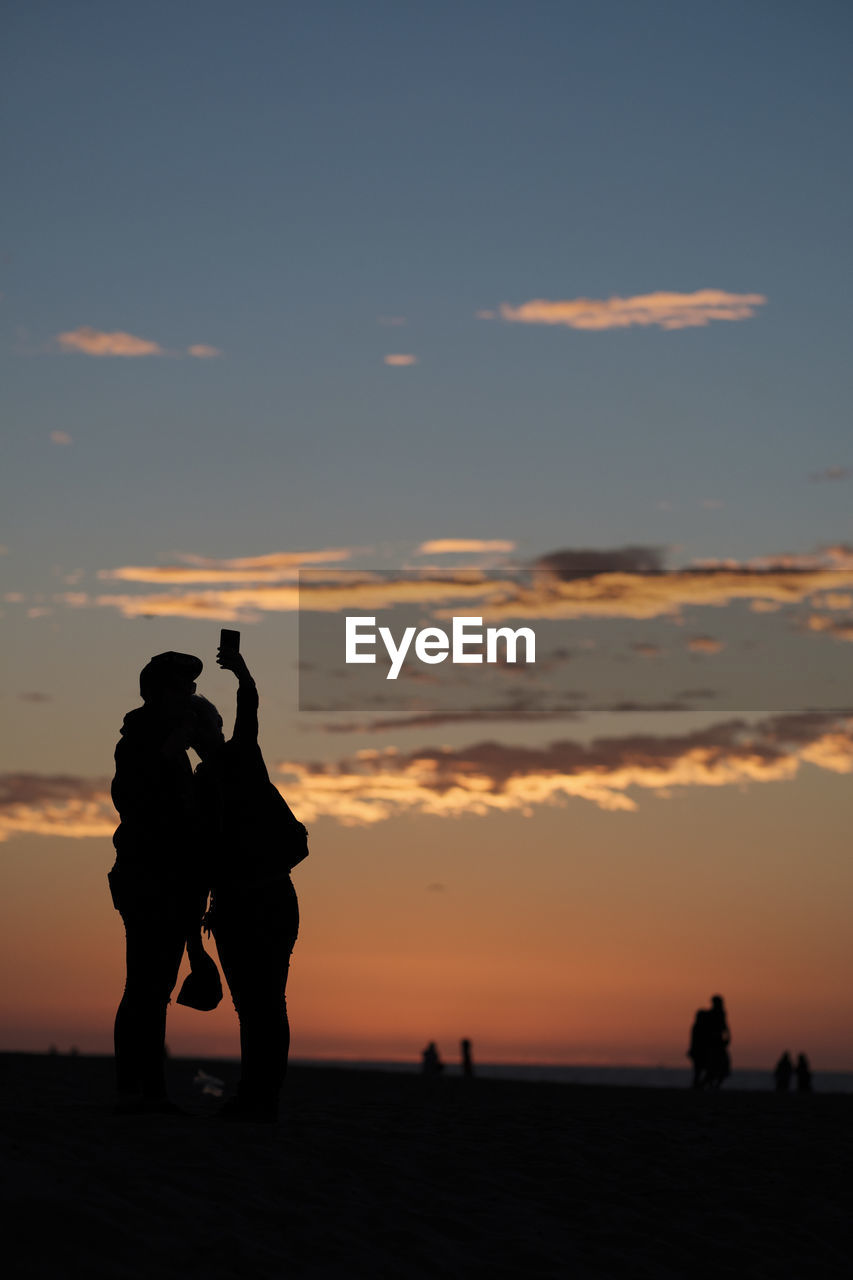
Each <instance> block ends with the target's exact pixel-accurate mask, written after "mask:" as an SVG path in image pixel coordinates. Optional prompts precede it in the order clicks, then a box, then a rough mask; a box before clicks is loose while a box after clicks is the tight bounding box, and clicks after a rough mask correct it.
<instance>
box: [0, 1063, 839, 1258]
mask: <svg viewBox="0 0 853 1280" xmlns="http://www.w3.org/2000/svg"><path fill="white" fill-rule="evenodd" d="M199 1066H201V1067H202V1069H203V1070H205V1071H208V1072H210V1073H212V1074H214V1075H218V1076H220V1077H222V1078H223V1079H225V1080H226V1082H228V1083H229V1084H230V1083H233V1081H234V1078H235V1074H236V1066H235V1064H234V1063H211V1062H196V1061H191V1060H182V1059H179V1060H173V1061H172V1062H171V1063H170V1064H169V1069H170V1086H171V1088H172V1093H173V1096H174V1097H175V1099H176V1100H177V1101H178V1102H179V1103H180V1104H181V1105H182V1106H185V1107H186V1109H187V1111H188V1112H189V1114H187V1115H186V1116H177V1117H165V1116H164V1117H155V1118H151V1117H146V1118H138V1117H119V1116H115V1115H113V1114H112V1112H111V1105H112V1063H111V1061H110V1060H109V1059H107V1058H88V1057H67V1056H59V1055H57V1056H36V1055H18V1054H7V1055H4V1056H3V1057H2V1072H3V1164H4V1175H3V1176H4V1188H3V1194H4V1200H5V1201H6V1204H7V1205H8V1206H9V1207H10V1209H11V1213H10V1217H9V1221H10V1229H9V1230H8V1232H7V1236H6V1247H7V1252H9V1253H10V1254H11V1251H12V1250H13V1247H15V1248H16V1251H17V1252H18V1256H19V1258H20V1263H19V1264H18V1265H17V1267H16V1269H15V1272H14V1273H15V1274H17V1275H21V1276H48V1275H50V1276H54V1277H56V1276H77V1275H86V1276H91V1277H104V1278H106V1277H110V1278H112V1277H122V1278H124V1277H128V1278H130V1277H142V1276H151V1275H158V1276H162V1277H176V1278H177V1277H180V1278H181V1280H186V1278H187V1277H195V1276H198V1277H202V1276H206V1277H210V1276H214V1277H218V1276H222V1277H226V1276H228V1277H231V1276H233V1277H238V1276H240V1277H255V1276H258V1277H281V1276H288V1277H290V1276H299V1277H302V1276H305V1277H314V1276H317V1277H326V1276H328V1277H350V1276H353V1277H355V1276H364V1277H368V1276H370V1277H376V1276H383V1277H384V1276H387V1277H396V1276H415V1277H419V1276H439V1275H441V1276H454V1277H457V1276H459V1277H468V1276H470V1277H487V1276H488V1277H506V1278H507V1280H508V1278H509V1277H517V1276H520V1275H524V1276H533V1277H558V1276H559V1277H566V1276H572V1277H580V1278H585V1277H610V1276H618V1277H621V1276H625V1277H629V1276H630V1277H668V1278H670V1277H671V1278H672V1280H681V1278H682V1277H686V1276H695V1275H712V1274H718V1273H719V1274H723V1273H724V1272H725V1273H728V1274H734V1275H737V1276H755V1277H776V1276H779V1277H782V1276H785V1277H786V1278H788V1280H790V1278H792V1277H793V1278H795V1280H799V1278H800V1277H811V1276H827V1277H829V1276H837V1275H840V1274H842V1273H843V1271H844V1270H845V1269H846V1264H847V1262H848V1261H849V1249H850V1245H851V1233H850V1214H849V1199H848V1192H847V1184H849V1181H850V1174H851V1164H853V1161H851V1154H853V1126H851V1120H853V1098H851V1097H845V1096H840V1095H824V1096H821V1095H814V1096H812V1097H797V1096H794V1095H791V1096H785V1097H777V1096H775V1095H773V1094H772V1093H768V1094H755V1093H736V1092H730V1093H726V1092H722V1093H721V1094H719V1095H694V1094H692V1093H690V1092H689V1091H684V1092H676V1091H674V1090H663V1089H624V1088H609V1087H594V1086H572V1085H551V1084H530V1083H519V1082H510V1081H486V1080H474V1081H465V1080H463V1079H442V1080H439V1081H436V1082H434V1083H431V1082H427V1081H424V1080H423V1079H422V1078H420V1077H419V1076H413V1075H395V1074H387V1073H379V1072H369V1071H352V1070H346V1071H344V1070H339V1069H335V1068H333V1067H329V1068H323V1067H294V1068H292V1070H291V1074H290V1077H289V1080H288V1083H287V1089H286V1105H285V1108H284V1115H283V1118H282V1119H281V1120H280V1121H279V1123H278V1124H276V1125H274V1126H262V1125H245V1124H244V1125H226V1124H222V1123H217V1122H216V1121H215V1120H214V1119H213V1118H212V1117H213V1114H214V1112H215V1110H216V1108H217V1106H218V1102H217V1101H216V1100H214V1099H212V1098H205V1097H203V1096H202V1095H201V1094H200V1092H199V1089H198V1087H197V1086H195V1087H194V1086H193V1084H192V1081H193V1077H194V1076H195V1073H196V1070H197V1069H198V1067H199Z"/></svg>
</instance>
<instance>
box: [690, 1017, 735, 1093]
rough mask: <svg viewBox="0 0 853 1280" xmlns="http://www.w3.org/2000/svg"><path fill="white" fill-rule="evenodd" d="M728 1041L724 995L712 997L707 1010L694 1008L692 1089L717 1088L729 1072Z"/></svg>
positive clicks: (729, 1040) (691, 1037) (691, 1036)
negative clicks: (695, 1009)
mask: <svg viewBox="0 0 853 1280" xmlns="http://www.w3.org/2000/svg"><path fill="white" fill-rule="evenodd" d="M730 1042H731V1035H730V1033H729V1027H728V1022H727V1019H726V1010H725V1005H724V1004H723V997H722V996H712V997H711V1007H710V1009H697V1011H696V1017H695V1019H694V1021H693V1027H692V1029H691V1032H690V1048H689V1049H688V1050H687V1056H688V1058H690V1059H691V1060H692V1062H693V1088H694V1089H705V1088H707V1089H719V1087H720V1085H721V1084H722V1083H723V1081H724V1080H725V1079H726V1077H727V1076H729V1075H730V1074H731V1059H730V1057H729V1044H730Z"/></svg>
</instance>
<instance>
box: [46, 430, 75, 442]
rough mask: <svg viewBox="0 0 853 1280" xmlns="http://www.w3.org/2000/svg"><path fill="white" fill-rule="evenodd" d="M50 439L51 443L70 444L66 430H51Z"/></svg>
mask: <svg viewBox="0 0 853 1280" xmlns="http://www.w3.org/2000/svg"><path fill="white" fill-rule="evenodd" d="M50 439H51V442H52V443H53V444H71V437H70V435H69V434H68V432H67V431H51V433H50Z"/></svg>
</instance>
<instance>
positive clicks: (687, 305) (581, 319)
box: [477, 289, 767, 330]
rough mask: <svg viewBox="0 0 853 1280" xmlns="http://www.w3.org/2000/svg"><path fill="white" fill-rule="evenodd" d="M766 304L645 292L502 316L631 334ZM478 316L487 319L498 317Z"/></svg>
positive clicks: (538, 302)
mask: <svg viewBox="0 0 853 1280" xmlns="http://www.w3.org/2000/svg"><path fill="white" fill-rule="evenodd" d="M766 301H767V299H766V297H764V295H763V294H760V293H726V292H725V291H724V290H722V289H698V290H696V292H695V293H669V292H658V293H643V294H637V295H636V296H634V297H631V298H620V297H613V298H570V299H566V300H563V301H549V300H547V299H546V298H534V299H532V300H531V301H530V302H524V303H522V304H521V306H518V307H513V306H510V304H509V303H508V302H502V303H501V306H500V309H499V314H500V317H501V319H503V320H506V321H509V322H511V323H514V324H547V325H564V326H566V327H568V328H570V329H596V330H601V329H627V328H631V327H633V326H635V325H639V326H642V327H648V326H649V325H657V326H658V327H659V328H661V329H692V328H696V327H699V326H703V325H706V324H708V322H709V321H710V320H748V319H750V317H752V316H754V315H755V311H756V308H757V307H761V306H763V305H764V304H765V303H766ZM477 314H478V315H479V316H481V317H482V318H483V319H490V318H492V316H493V315H494V313H493V312H492V313H489V312H478V313H477Z"/></svg>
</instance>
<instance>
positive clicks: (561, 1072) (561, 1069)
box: [291, 1058, 853, 1093]
mask: <svg viewBox="0 0 853 1280" xmlns="http://www.w3.org/2000/svg"><path fill="white" fill-rule="evenodd" d="M291 1061H292V1063H293V1065H294V1066H298V1065H303V1066H312V1067H338V1068H340V1069H341V1070H361V1071H403V1072H408V1073H410V1074H414V1073H417V1072H419V1071H420V1069H421V1068H420V1063H419V1062H392V1061H381V1060H373V1061H370V1060H359V1061H349V1060H339V1059H320V1058H292V1059H291ZM474 1070H475V1074H476V1075H477V1076H480V1077H482V1078H483V1079H484V1080H526V1081H541V1082H543V1083H548V1084H593V1085H618V1086H621V1087H623V1088H624V1087H628V1088H643V1089H689V1088H690V1082H691V1079H692V1072H691V1070H690V1069H689V1068H688V1067H610V1066H607V1067H599V1066H588V1065H585V1066H572V1065H571V1064H565V1065H562V1066H551V1065H549V1066H536V1065H530V1064H528V1063H492V1062H483V1063H477V1062H475V1064H474ZM443 1074H444V1075H446V1076H449V1077H453V1076H460V1075H461V1074H462V1071H461V1067H460V1066H459V1064H458V1063H456V1062H451V1063H446V1064H445V1067H444V1073H443ZM723 1088H724V1089H725V1090H729V1091H730V1090H732V1089H738V1090H740V1089H744V1090H750V1091H756V1090H758V1091H762V1092H765V1093H767V1092H769V1091H771V1090H772V1089H773V1072H772V1069H768V1070H763V1071H762V1070H758V1069H751V1068H740V1069H738V1068H735V1069H734V1070H733V1071H732V1074H731V1075H730V1076H729V1078H728V1080H727V1081H726V1083H725V1085H724V1086H723ZM812 1088H813V1089H814V1092H815V1093H853V1071H814V1072H813V1075H812ZM792 1092H793V1086H792Z"/></svg>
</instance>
